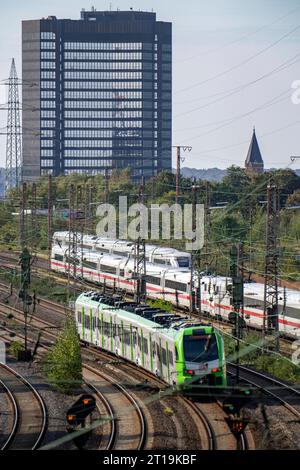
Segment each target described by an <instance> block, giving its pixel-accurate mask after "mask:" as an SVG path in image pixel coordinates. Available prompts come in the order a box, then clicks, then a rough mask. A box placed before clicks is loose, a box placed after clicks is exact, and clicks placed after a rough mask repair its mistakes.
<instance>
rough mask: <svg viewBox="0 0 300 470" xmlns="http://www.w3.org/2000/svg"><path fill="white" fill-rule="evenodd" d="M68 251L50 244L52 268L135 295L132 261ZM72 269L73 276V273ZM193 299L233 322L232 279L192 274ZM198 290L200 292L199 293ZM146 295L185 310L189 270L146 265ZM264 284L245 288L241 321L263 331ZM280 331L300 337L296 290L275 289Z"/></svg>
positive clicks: (189, 294) (299, 298) (208, 311)
mask: <svg viewBox="0 0 300 470" xmlns="http://www.w3.org/2000/svg"><path fill="white" fill-rule="evenodd" d="M68 253H69V249H68V248H66V246H58V245H57V244H54V245H53V247H52V256H51V267H52V269H53V270H55V271H58V272H61V273H67V272H68V271H69V270H70V272H71V273H72V275H73V274H74V275H75V276H76V277H79V278H82V279H85V280H87V281H90V282H93V283H95V284H99V285H102V286H103V285H106V286H107V287H111V288H115V289H124V290H126V291H128V292H134V290H135V282H136V281H135V280H134V260H133V259H131V258H128V257H127V258H125V257H124V256H116V255H113V254H109V253H103V254H101V253H99V252H95V251H86V250H82V251H81V252H79V253H78V255H77V256H75V257H74V256H72V258H71V259H68ZM74 268H75V272H74V273H73V271H74ZM193 284H194V286H195V290H194V292H193V296H194V299H195V302H196V305H199V302H200V301H201V311H202V313H204V314H207V315H209V316H211V317H215V318H219V319H226V320H229V321H233V315H234V313H233V307H232V299H231V293H230V291H231V279H230V278H226V277H221V276H201V277H200V284H199V279H198V276H197V274H195V276H194V282H193ZM199 286H200V289H199ZM146 289H147V296H148V297H150V298H153V299H164V300H167V301H170V302H171V303H172V304H173V305H174V306H176V307H179V308H183V309H188V308H189V307H190V304H191V298H192V289H191V271H190V269H189V268H172V267H168V266H161V265H158V264H153V263H149V262H147V263H146ZM263 297H264V286H263V285H262V284H256V283H246V284H245V285H244V322H245V324H247V325H249V326H251V327H255V328H262V326H263V319H264V313H263ZM279 329H280V331H281V332H282V334H284V335H287V336H291V337H300V292H298V291H294V290H291V289H286V291H285V293H284V292H283V289H282V288H280V289H279Z"/></svg>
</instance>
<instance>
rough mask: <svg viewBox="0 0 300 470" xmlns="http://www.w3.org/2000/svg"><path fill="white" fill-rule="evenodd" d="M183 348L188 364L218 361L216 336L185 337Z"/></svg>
mask: <svg viewBox="0 0 300 470" xmlns="http://www.w3.org/2000/svg"><path fill="white" fill-rule="evenodd" d="M183 348H184V357H185V360H186V361H187V362H208V361H214V360H216V359H218V345H217V340H216V336H215V335H201V336H200V335H185V336H184V337H183Z"/></svg>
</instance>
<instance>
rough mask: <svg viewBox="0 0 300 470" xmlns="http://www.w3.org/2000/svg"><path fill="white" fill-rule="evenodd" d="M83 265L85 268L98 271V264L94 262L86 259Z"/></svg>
mask: <svg viewBox="0 0 300 470" xmlns="http://www.w3.org/2000/svg"><path fill="white" fill-rule="evenodd" d="M82 265H83V266H84V267H85V268H91V269H97V263H93V261H87V260H86V259H85V260H83V262H82Z"/></svg>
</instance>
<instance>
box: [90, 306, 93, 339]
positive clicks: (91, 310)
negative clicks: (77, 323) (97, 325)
mask: <svg viewBox="0 0 300 470" xmlns="http://www.w3.org/2000/svg"><path fill="white" fill-rule="evenodd" d="M90 340H91V343H92V342H93V309H92V308H91V309H90Z"/></svg>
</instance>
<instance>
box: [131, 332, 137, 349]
mask: <svg viewBox="0 0 300 470" xmlns="http://www.w3.org/2000/svg"><path fill="white" fill-rule="evenodd" d="M132 342H133V346H134V347H136V331H134V332H133V333H132Z"/></svg>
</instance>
